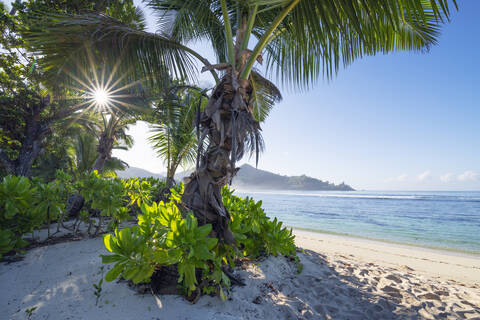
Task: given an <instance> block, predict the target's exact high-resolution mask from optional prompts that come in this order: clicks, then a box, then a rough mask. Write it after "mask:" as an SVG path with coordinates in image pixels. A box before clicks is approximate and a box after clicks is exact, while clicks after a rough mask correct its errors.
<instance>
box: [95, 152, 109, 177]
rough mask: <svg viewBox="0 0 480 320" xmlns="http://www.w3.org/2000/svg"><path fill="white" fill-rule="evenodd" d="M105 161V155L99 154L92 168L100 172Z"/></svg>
mask: <svg viewBox="0 0 480 320" xmlns="http://www.w3.org/2000/svg"><path fill="white" fill-rule="evenodd" d="M105 161H107V156H106V155H104V154H99V155H98V157H97V160H96V161H95V164H94V165H93V168H92V170H97V171H98V173H102V171H103V167H104V166H105Z"/></svg>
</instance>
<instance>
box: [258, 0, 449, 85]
mask: <svg viewBox="0 0 480 320" xmlns="http://www.w3.org/2000/svg"><path fill="white" fill-rule="evenodd" d="M253 2H254V3H257V4H264V5H265V4H267V3H268V5H269V6H273V5H276V6H275V7H273V8H272V9H271V10H265V11H262V10H260V11H259V14H258V17H257V19H256V20H255V27H254V30H253V34H255V35H256V37H257V38H260V37H262V36H263V35H264V34H265V32H267V30H268V27H269V25H270V24H271V23H272V21H273V20H274V19H275V18H276V16H277V15H278V14H279V12H281V10H282V9H283V7H284V6H285V5H286V4H288V3H290V2H291V1H253ZM449 2H450V1H447V0H429V1H427V0H405V1H404V0H402V1H400V0H384V1H379V0H363V1H321V0H309V1H306V0H304V1H299V2H298V4H297V5H296V6H295V7H294V8H293V9H292V11H291V12H290V13H289V15H288V16H287V17H286V18H285V19H284V20H283V21H282V23H281V24H280V25H279V27H278V28H277V29H276V30H275V31H274V32H273V33H272V35H271V37H270V39H269V43H268V44H267V45H266V47H265V51H266V66H267V70H268V72H267V74H269V75H276V76H277V77H278V78H279V80H280V81H281V82H282V83H285V84H290V85H293V86H296V87H309V86H310V85H311V84H312V83H314V82H315V81H316V80H317V79H318V78H319V77H320V76H322V75H323V76H325V77H327V78H331V77H332V76H333V75H334V74H335V73H336V72H337V71H338V70H339V68H340V66H342V65H343V66H347V65H349V64H350V63H352V62H353V61H354V60H356V59H359V58H361V57H363V56H365V55H374V54H376V53H388V52H391V51H395V50H413V51H420V52H423V51H426V50H428V49H429V48H430V46H432V45H434V44H435V43H436V41H437V38H438V36H439V32H440V24H441V23H442V22H444V21H445V20H447V19H448V18H449V14H450V11H449ZM451 2H452V3H453V4H455V5H456V3H455V1H451Z"/></svg>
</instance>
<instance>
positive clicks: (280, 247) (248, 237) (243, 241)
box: [222, 187, 296, 258]
mask: <svg viewBox="0 0 480 320" xmlns="http://www.w3.org/2000/svg"><path fill="white" fill-rule="evenodd" d="M222 198H223V203H224V205H225V207H226V208H227V210H228V212H230V216H231V219H232V221H231V223H230V229H231V230H232V233H233V235H234V237H235V240H236V242H237V244H238V246H239V247H240V248H241V249H242V253H243V255H244V256H248V257H252V258H256V257H258V256H259V255H263V254H272V255H274V256H277V255H278V254H281V255H287V256H295V250H296V247H295V242H294V239H295V236H294V235H293V234H292V230H289V229H287V228H285V227H282V222H279V221H277V218H275V219H273V221H271V220H270V218H268V217H267V215H266V214H265V211H264V210H263V209H262V201H258V202H255V201H254V200H253V199H252V198H249V197H246V198H240V197H237V196H234V195H233V191H232V190H230V189H228V187H224V188H223V189H222Z"/></svg>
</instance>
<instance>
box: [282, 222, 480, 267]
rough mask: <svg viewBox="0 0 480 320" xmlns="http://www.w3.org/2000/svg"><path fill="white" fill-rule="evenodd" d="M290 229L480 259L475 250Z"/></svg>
mask: <svg viewBox="0 0 480 320" xmlns="http://www.w3.org/2000/svg"><path fill="white" fill-rule="evenodd" d="M287 227H288V228H291V229H293V230H294V231H295V230H298V231H301V232H308V233H312V234H321V235H329V236H333V237H339V238H347V239H352V240H360V241H365V242H373V243H378V244H388V245H392V246H397V247H402V248H413V249H417V250H425V251H433V252H437V253H443V254H447V255H451V256H454V257H472V258H478V259H480V251H473V250H466V249H456V248H446V247H436V246H429V245H424V244H413V243H408V242H401V241H395V240H388V239H380V238H371V237H364V236H360V235H354V234H348V233H341V232H332V231H326V230H316V229H310V228H302V227H294V226H291V225H287Z"/></svg>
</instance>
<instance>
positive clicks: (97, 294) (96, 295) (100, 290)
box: [93, 266, 104, 306]
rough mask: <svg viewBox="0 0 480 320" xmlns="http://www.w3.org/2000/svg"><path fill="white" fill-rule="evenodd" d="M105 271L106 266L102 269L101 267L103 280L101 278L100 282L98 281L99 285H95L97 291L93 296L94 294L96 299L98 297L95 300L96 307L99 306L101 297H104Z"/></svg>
mask: <svg viewBox="0 0 480 320" xmlns="http://www.w3.org/2000/svg"><path fill="white" fill-rule="evenodd" d="M103 269H104V266H101V267H100V272H101V274H102V276H101V278H100V281H98V283H94V284H93V288H94V289H95V291H94V292H93V294H94V295H95V297H96V299H95V305H96V306H97V305H98V301H99V300H100V296H101V295H102V284H103Z"/></svg>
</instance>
